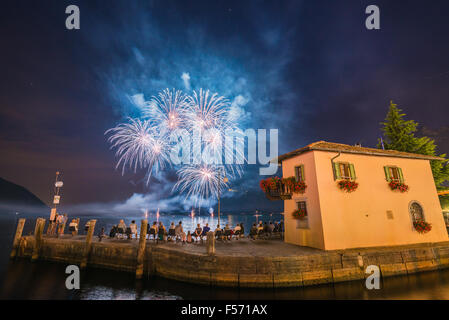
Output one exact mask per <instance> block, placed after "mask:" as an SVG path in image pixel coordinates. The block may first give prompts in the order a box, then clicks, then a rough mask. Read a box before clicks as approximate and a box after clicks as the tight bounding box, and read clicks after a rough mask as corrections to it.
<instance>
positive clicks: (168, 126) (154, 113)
mask: <svg viewBox="0 0 449 320" xmlns="http://www.w3.org/2000/svg"><path fill="white" fill-rule="evenodd" d="M188 106H189V99H188V96H187V95H185V94H184V93H183V92H182V91H180V90H178V91H175V89H173V90H171V91H170V90H169V89H165V90H164V91H162V92H160V93H159V94H158V95H157V96H153V97H152V98H151V100H150V102H149V104H148V105H147V106H145V107H144V109H143V112H142V113H143V116H144V118H146V119H149V120H151V121H152V122H153V123H155V125H156V126H158V128H159V130H161V131H168V132H172V131H174V130H177V129H180V128H182V127H183V125H184V118H185V112H186V109H187V107H188Z"/></svg>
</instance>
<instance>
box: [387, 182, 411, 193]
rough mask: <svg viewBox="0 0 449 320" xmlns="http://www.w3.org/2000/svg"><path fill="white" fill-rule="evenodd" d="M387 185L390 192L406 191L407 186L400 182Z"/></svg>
mask: <svg viewBox="0 0 449 320" xmlns="http://www.w3.org/2000/svg"><path fill="white" fill-rule="evenodd" d="M388 185H389V186H390V188H391V190H398V191H400V192H407V191H408V185H406V184H405V183H402V182H398V181H390V182H389V183H388Z"/></svg>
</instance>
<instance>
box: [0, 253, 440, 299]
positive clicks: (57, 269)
mask: <svg viewBox="0 0 449 320" xmlns="http://www.w3.org/2000/svg"><path fill="white" fill-rule="evenodd" d="M65 277H66V274H65V265H64V264H58V263H50V262H39V263H31V262H29V261H28V260H25V259H19V260H16V261H13V262H10V263H9V266H8V271H7V277H6V281H5V282H4V284H3V286H2V287H1V290H0V298H1V299H114V300H134V299H138V300H147V299H151V300H159V299H163V300H167V299H216V300H221V299H249V300H264V299H284V300H297V299H341V300H343V299H433V300H435V299H448V298H449V270H447V271H436V272H428V273H420V274H415V275H409V276H400V277H393V278H385V279H382V283H381V289H380V290H367V289H366V288H365V286H364V282H363V281H353V282H346V283H338V284H329V285H319V286H313V287H303V288H282V289H237V288H215V287H209V286H201V285H193V284H187V283H182V282H177V281H171V280H167V279H163V278H159V277H151V278H148V279H143V280H141V281H139V280H136V279H135V278H134V275H133V274H131V273H123V272H116V271H110V270H100V269H95V268H90V269H87V270H86V271H83V272H82V273H81V289H80V290H71V291H70V290H67V289H66V288H65Z"/></svg>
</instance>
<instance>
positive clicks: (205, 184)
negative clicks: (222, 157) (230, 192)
mask: <svg viewBox="0 0 449 320" xmlns="http://www.w3.org/2000/svg"><path fill="white" fill-rule="evenodd" d="M222 170H223V168H222V167H219V166H213V165H198V166H195V165H187V166H183V167H182V168H181V169H179V170H178V175H179V180H178V181H177V182H176V184H175V185H174V189H179V190H180V191H181V192H183V193H185V195H186V197H190V196H196V197H197V199H198V201H201V200H203V199H208V198H210V197H217V196H218V195H219V194H220V192H221V191H222V190H224V189H225V188H226V187H227V182H225V180H224V179H223V173H222Z"/></svg>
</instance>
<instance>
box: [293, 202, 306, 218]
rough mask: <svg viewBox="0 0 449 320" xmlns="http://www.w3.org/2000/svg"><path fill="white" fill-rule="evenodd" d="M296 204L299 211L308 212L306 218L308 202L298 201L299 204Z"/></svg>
mask: <svg viewBox="0 0 449 320" xmlns="http://www.w3.org/2000/svg"><path fill="white" fill-rule="evenodd" d="M296 204H297V205H298V209H299V210H304V211H305V212H306V216H307V206H306V202H305V201H298V202H296Z"/></svg>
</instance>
